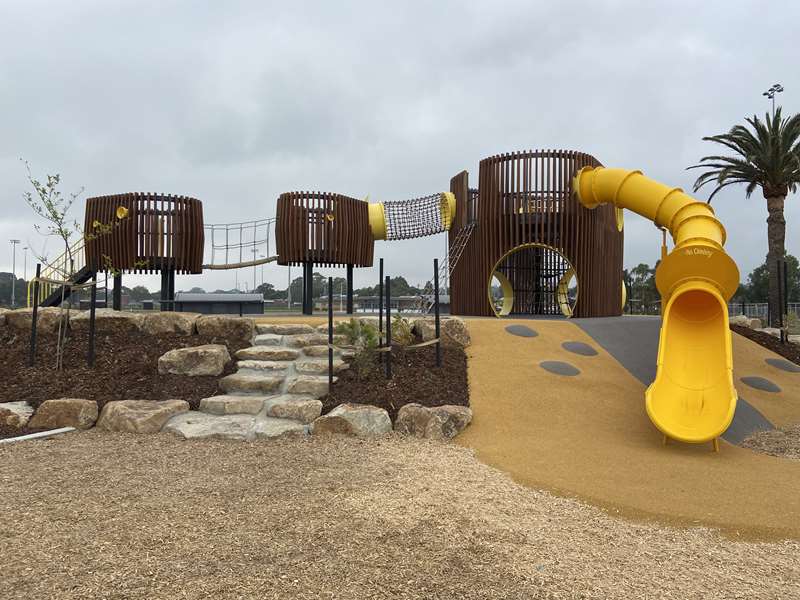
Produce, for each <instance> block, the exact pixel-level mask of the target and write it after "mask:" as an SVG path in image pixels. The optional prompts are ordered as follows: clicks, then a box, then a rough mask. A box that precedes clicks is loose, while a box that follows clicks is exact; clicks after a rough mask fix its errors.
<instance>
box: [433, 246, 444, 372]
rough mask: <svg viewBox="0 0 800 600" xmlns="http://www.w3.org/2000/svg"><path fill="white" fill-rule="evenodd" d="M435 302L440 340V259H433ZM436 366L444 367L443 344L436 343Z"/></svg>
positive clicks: (435, 318)
mask: <svg viewBox="0 0 800 600" xmlns="http://www.w3.org/2000/svg"><path fill="white" fill-rule="evenodd" d="M433 302H434V306H435V310H434V313H433V314H434V321H435V323H436V339H437V340H439V338H440V336H441V334H442V327H441V322H440V320H439V259H438V258H434V259H433ZM436 366H437V367H441V366H442V342H441V340H439V341H438V342H436Z"/></svg>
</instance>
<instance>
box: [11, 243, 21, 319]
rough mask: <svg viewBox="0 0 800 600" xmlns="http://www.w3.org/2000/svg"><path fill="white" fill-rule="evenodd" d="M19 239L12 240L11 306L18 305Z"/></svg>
mask: <svg viewBox="0 0 800 600" xmlns="http://www.w3.org/2000/svg"><path fill="white" fill-rule="evenodd" d="M19 243H20V241H19V240H11V308H16V307H17V295H16V290H17V244H19Z"/></svg>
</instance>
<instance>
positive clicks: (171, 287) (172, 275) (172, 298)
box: [168, 269, 175, 311]
mask: <svg viewBox="0 0 800 600" xmlns="http://www.w3.org/2000/svg"><path fill="white" fill-rule="evenodd" d="M168 290H169V310H170V311H174V310H175V269H170V270H169V287H168Z"/></svg>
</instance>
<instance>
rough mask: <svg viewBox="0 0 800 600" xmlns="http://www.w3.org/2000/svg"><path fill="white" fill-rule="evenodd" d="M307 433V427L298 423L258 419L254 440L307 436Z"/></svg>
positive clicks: (268, 418) (267, 418)
mask: <svg viewBox="0 0 800 600" xmlns="http://www.w3.org/2000/svg"><path fill="white" fill-rule="evenodd" d="M308 433H309V427H308V425H306V424H304V423H301V422H300V421H292V420H289V419H275V418H272V417H258V418H257V419H256V426H255V436H256V438H260V439H271V438H277V437H284V436H286V437H289V436H291V437H294V436H305V435H308Z"/></svg>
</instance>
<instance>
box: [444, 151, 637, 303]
mask: <svg viewBox="0 0 800 600" xmlns="http://www.w3.org/2000/svg"><path fill="white" fill-rule="evenodd" d="M599 164H600V163H599V162H598V161H597V159H595V158H594V157H593V156H591V155H589V154H585V153H583V152H574V151H564V150H535V151H526V152H513V153H509V154H500V155H497V156H491V157H489V158H485V159H483V160H482V161H481V162H480V167H479V186H478V191H477V194H475V193H474V190H471V189H470V188H469V174H468V173H467V172H466V171H462V172H461V173H459V174H458V175H456V176H455V177H453V178H452V179H451V180H450V191H451V192H453V193H454V194H455V196H456V216H455V222H454V224H453V227H452V228H451V229H450V234H449V235H450V241H451V245H452V242H453V241H454V240H455V239H456V238H457V236H458V234H459V232H460V231H461V229H462V228H464V227H466V226H467V225H468V224H469V223H473V224H474V230H473V231H472V233H471V235H470V238H469V241H468V243H467V245H466V247H465V248H464V249H463V252H462V254H461V257H460V259H459V260H458V262H457V264H456V265H455V268H454V269H453V273H452V276H451V279H450V302H451V306H450V308H451V312H452V313H453V314H456V315H480V316H491V315H494V314H496V313H495V310H494V309H493V308H492V303H491V301H490V298H489V286H490V281H491V279H492V276H493V274H494V272H495V271H498V272H500V273H501V274H502V275H504V276H505V277H506V278H507V280H508V282H509V283H510V284H511V287H512V288H513V297H514V309H513V310H512V314H515V313H524V314H553V313H560V312H561V310H560V308H559V299H558V293H557V292H558V290H557V289H556V288H557V283H558V281H559V280H560V278H562V277H563V276H564V275H565V274H567V271H569V269H570V267H571V268H572V269H573V270H574V273H575V277H576V279H577V284H578V293H577V298H576V300H575V305H574V310H573V311H572V315H573V316H576V317H602V316H614V315H619V314H621V312H622V298H621V297H622V250H623V232H622V221H621V219H619V220H618V218H617V214H616V213H615V209H614V208H613V207H612V206H610V205H605V206H602V207H599V208H597V209H596V210H587V209H585V208H583V207H582V206H581V205H580V203H579V202H578V201H577V200H575V199H574V198H573V194H572V177H573V175H574V174H575V172H576V170H577V169H580V168H581V167H584V166H598V165H599ZM515 249H516V250H517V252H513V251H514V250H515Z"/></svg>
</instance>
